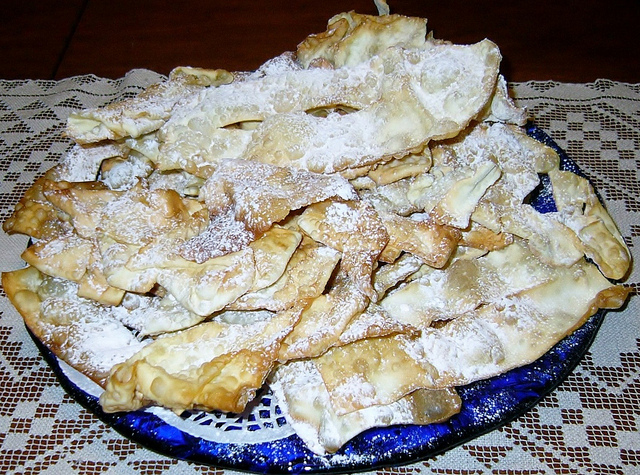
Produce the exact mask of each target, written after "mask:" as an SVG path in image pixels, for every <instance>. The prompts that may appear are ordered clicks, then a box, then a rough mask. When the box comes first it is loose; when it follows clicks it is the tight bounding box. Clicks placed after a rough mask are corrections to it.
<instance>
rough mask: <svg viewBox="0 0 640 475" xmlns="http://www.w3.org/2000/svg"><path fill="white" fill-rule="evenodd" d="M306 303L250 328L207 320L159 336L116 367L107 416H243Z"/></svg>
mask: <svg viewBox="0 0 640 475" xmlns="http://www.w3.org/2000/svg"><path fill="white" fill-rule="evenodd" d="M301 311H302V305H298V306H297V307H293V308H291V309H289V310H286V311H283V312H281V313H279V314H277V315H275V316H274V317H272V318H271V319H268V320H260V321H257V322H255V323H251V324H246V325H243V324H227V323H221V322H216V321H210V322H204V323H201V324H200V325H196V326H194V327H191V328H189V329H187V330H183V331H181V332H178V333H174V334H170V335H166V336H162V337H159V338H158V339H156V340H155V341H154V342H152V343H150V344H149V345H147V346H146V347H144V348H143V349H142V350H141V351H138V352H137V353H136V354H135V355H133V356H132V357H131V358H130V359H128V360H127V361H126V362H124V363H122V364H118V365H116V366H115V367H114V368H113V370H112V372H111V375H110V376H109V379H108V381H107V385H106V389H105V392H104V393H103V394H102V395H101V397H100V403H101V405H102V407H103V409H104V410H105V411H107V412H117V411H130V410H135V409H138V408H140V407H144V406H146V405H149V404H152V403H154V404H160V405H162V406H164V407H167V408H170V409H172V410H174V411H175V412H177V413H180V412H182V411H183V410H186V409H193V408H202V409H206V410H221V411H228V412H235V413H238V412H242V410H243V409H244V407H245V406H246V404H247V403H248V402H249V401H250V400H251V399H253V396H254V395H255V392H256V391H257V390H258V389H259V388H260V387H261V386H262V384H263V383H264V380H265V378H266V377H267V375H268V374H269V372H270V371H271V369H272V367H273V365H274V362H275V360H276V357H277V353H278V348H279V346H280V342H281V341H282V339H283V338H284V337H286V335H287V334H288V333H289V332H290V331H291V329H292V328H293V326H294V325H295V324H296V322H297V321H298V318H299V316H300V312H301Z"/></svg>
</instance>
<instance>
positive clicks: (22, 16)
mask: <svg viewBox="0 0 640 475" xmlns="http://www.w3.org/2000/svg"><path fill="white" fill-rule="evenodd" d="M84 3H85V2H84V0H64V1H59V0H42V1H37V0H3V1H2V2H1V3H0V9H1V12H0V79H50V78H52V77H53V76H54V73H55V70H56V68H57V67H58V64H59V62H60V61H61V59H62V56H63V55H64V51H65V48H66V45H67V43H68V41H69V40H70V39H71V36H72V35H73V31H74V28H75V25H76V23H77V21H78V19H79V17H80V15H81V14H82V8H83V5H84Z"/></svg>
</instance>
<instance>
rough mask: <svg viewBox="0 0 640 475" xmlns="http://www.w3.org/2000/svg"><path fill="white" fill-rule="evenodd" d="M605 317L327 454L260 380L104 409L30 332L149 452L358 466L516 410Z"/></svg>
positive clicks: (572, 357)
mask: <svg viewBox="0 0 640 475" xmlns="http://www.w3.org/2000/svg"><path fill="white" fill-rule="evenodd" d="M527 132H528V133H529V135H531V136H532V137H534V138H536V139H538V140H540V141H541V142H543V143H545V144H547V145H550V146H551V147H553V148H555V149H556V150H557V151H558V153H559V154H560V158H561V167H562V168H564V169H568V170H571V171H573V172H575V173H580V171H579V170H578V167H577V166H576V165H575V163H574V162H572V161H571V160H570V159H569V157H568V156H567V155H566V154H565V153H564V152H563V151H562V150H561V149H560V148H559V147H558V146H557V145H556V144H555V143H554V142H553V141H552V140H551V139H550V138H549V137H548V136H547V135H546V134H545V133H544V132H543V131H542V130H540V129H538V128H537V127H535V126H534V125H529V126H528V127H527ZM541 179H542V183H541V186H540V187H539V190H537V192H536V194H535V196H534V197H533V199H532V202H531V204H532V205H533V206H534V207H535V208H536V209H537V210H538V211H540V212H550V211H554V210H555V204H554V202H553V197H552V195H551V190H550V184H549V182H548V179H546V177H545V176H542V177H541ZM603 318H604V311H599V312H598V313H596V314H595V315H593V316H592V317H591V318H589V319H588V320H587V322H586V323H585V324H584V325H583V326H582V327H581V328H579V329H578V330H577V331H576V332H574V333H573V334H572V335H570V336H568V337H566V338H565V339H563V340H562V341H560V342H559V343H558V344H557V345H556V346H555V347H553V348H552V349H551V350H550V351H549V352H548V353H546V354H545V355H544V356H542V357H541V358H540V359H538V360H537V361H535V362H534V363H532V364H529V365H527V366H523V367H520V368H516V369H514V370H511V371H509V372H507V373H505V374H502V375H499V376H496V377H493V378H490V379H487V380H484V381H479V382H476V383H473V384H470V385H468V386H463V387H460V388H458V392H459V394H460V397H461V399H462V410H461V411H460V413H459V414H457V415H455V416H453V417H452V418H450V419H449V420H448V421H446V422H442V423H438V424H430V425H426V426H415V425H403V426H393V427H385V428H375V429H370V430H368V431H366V432H364V433H362V434H360V435H358V436H356V437H355V438H354V439H352V440H351V441H350V442H348V443H347V444H346V445H345V446H344V447H342V448H341V449H340V450H339V451H338V452H337V453H335V454H331V455H326V456H319V455H316V454H314V453H313V452H311V451H310V450H309V449H307V448H306V446H305V445H304V443H303V442H302V440H301V439H300V438H299V437H298V436H297V435H296V434H295V433H294V431H293V430H292V428H291V426H290V425H289V424H287V422H286V420H285V419H284V417H283V415H282V413H281V411H280V408H279V407H278V405H277V404H276V401H275V399H273V398H272V396H271V393H270V392H269V389H268V388H265V389H264V390H262V392H261V394H259V395H258V397H257V398H256V402H255V403H254V404H253V405H251V406H250V407H249V408H248V409H247V411H246V412H245V413H243V414H241V415H236V414H227V413H222V412H202V411H193V412H188V413H185V414H183V415H182V416H177V415H176V414H174V413H173V412H171V411H169V410H166V409H162V408H149V409H145V410H139V411H135V412H130V413H117V414H107V413H105V412H103V411H102V409H101V407H100V404H99V402H98V396H99V394H100V393H101V391H102V390H101V388H100V387H99V386H97V385H96V384H95V383H93V382H92V381H90V380H89V379H88V378H86V377H85V376H83V375H82V374H80V373H78V372H77V371H75V370H74V369H73V368H71V367H69V366H68V365H67V364H65V363H64V362H63V361H61V360H59V359H58V358H56V357H55V355H53V353H51V352H50V351H49V350H48V349H47V348H46V347H45V346H44V345H43V344H42V343H41V342H40V341H39V340H38V339H37V338H35V337H34V336H33V335H32V338H34V341H35V342H36V344H37V345H38V347H39V349H40V351H41V352H42V354H43V356H44V358H45V359H46V361H47V362H48V363H49V365H50V366H51V367H52V368H53V370H54V372H55V373H56V375H57V376H58V378H59V380H60V382H61V384H62V386H63V387H64V388H65V390H66V391H67V392H68V393H69V394H71V395H72V396H73V397H74V398H75V399H76V400H77V401H78V402H79V403H80V404H82V405H83V406H84V407H86V408H87V409H89V410H90V411H91V412H93V413H94V414H95V415H96V416H97V417H98V418H99V419H101V420H102V421H104V422H105V423H106V424H108V425H109V426H111V427H113V428H114V429H115V430H116V431H118V432H120V433H121V434H122V435H124V436H125V437H127V438H129V439H131V440H134V441H136V442H138V443H140V444H141V445H143V446H145V447H147V448H149V449H151V450H153V451H156V452H159V453H161V454H164V455H167V456H170V457H175V458H178V459H184V460H190V461H193V462H199V463H204V464H208V465H214V466H217V467H223V468H230V469H234V470H242V471H252V472H260V473H327V472H356V471H363V470H375V469H377V468H381V467H388V466H394V465H400V464H405V463H409V462H416V461H419V460H422V459H425V458H429V457H433V456H435V455H437V454H440V453H442V452H444V451H446V450H449V449H451V448H453V447H455V446H457V445H460V444H462V443H464V442H467V441H469V440H470V439H473V438H475V437H478V436H480V435H482V434H484V433H486V432H489V431H491V430H494V429H496V428H498V427H500V426H502V425H505V424H507V423H508V422H509V421H511V420H513V419H514V418H516V417H518V416H520V415H522V414H524V413H525V412H527V411H528V410H529V409H531V408H532V407H533V406H535V405H536V404H537V403H538V402H539V401H540V399H542V398H543V397H544V396H545V395H546V394H548V393H549V392H551V391H552V390H553V389H554V388H555V387H556V386H557V385H558V384H559V383H560V382H562V381H563V380H564V379H565V377H566V376H567V375H568V374H569V373H570V372H571V371H573V369H574V368H575V367H576V366H577V365H578V363H579V362H580V360H581V359H582V357H583V356H584V354H585V352H586V351H587V349H588V348H589V346H590V344H591V342H592V341H593V338H594V337H595V335H596V333H597V331H598V328H599V327H600V324H601V323H602V320H603Z"/></svg>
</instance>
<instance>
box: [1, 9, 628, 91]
mask: <svg viewBox="0 0 640 475" xmlns="http://www.w3.org/2000/svg"><path fill="white" fill-rule="evenodd" d="M389 4H390V6H391V11H392V13H400V14H404V15H410V16H421V17H424V18H427V19H428V23H427V26H428V28H429V29H430V30H432V31H433V32H434V35H435V37H436V38H441V39H446V40H451V41H453V42H456V43H471V42H476V41H479V40H481V39H483V38H485V37H486V38H489V39H491V40H493V41H494V42H496V43H497V44H498V46H499V47H500V49H501V51H502V54H503V56H504V60H503V64H502V72H503V73H504V74H505V76H506V77H507V79H508V80H510V81H526V80H529V79H538V80H547V79H551V80H556V81H565V82H590V81H594V80H595V79H598V78H607V79H613V80H618V81H624V82H632V83H637V82H640V46H639V41H638V30H639V27H638V25H639V23H640V2H638V1H630V0H627V1H622V0H608V1H592V2H563V1H547V0H538V1H527V2H524V1H499V0H493V1H486V0H485V1H470V0H467V1H462V0H454V1H447V0H438V1H435V0H422V1H416V0H414V1H411V0H389ZM1 5H2V14H1V15H0V79H61V78H64V77H68V76H75V75H80V74H87V73H93V74H96V75H98V76H102V77H109V78H118V77H121V76H123V75H124V74H125V73H126V72H127V71H129V70H131V69H134V68H147V69H151V70H154V71H157V72H159V73H163V74H167V73H168V72H169V71H170V70H171V69H172V68H174V67H175V66H198V67H205V68H224V69H228V70H251V69H255V68H256V67H257V66H259V65H260V64H261V63H262V62H264V61H265V60H266V59H268V58H270V57H273V56H275V55H277V54H279V53H281V52H283V51H292V50H294V49H295V47H296V45H297V44H298V43H299V42H300V41H302V40H303V39H304V38H305V37H306V36H307V35H308V34H310V33H319V32H321V31H324V30H325V28H326V24H327V20H329V18H330V17H331V16H332V15H334V14H336V13H339V12H342V11H349V10H355V11H357V12H359V13H371V14H376V13H377V10H376V8H375V6H374V3H373V0H343V1H337V0H315V1H310V0H300V1H296V0H266V1H260V0H228V1H214V0H209V1H207V0H189V1H184V0H173V1H152V0H41V1H35V0H22V1H20V0H3V1H2V3H1Z"/></svg>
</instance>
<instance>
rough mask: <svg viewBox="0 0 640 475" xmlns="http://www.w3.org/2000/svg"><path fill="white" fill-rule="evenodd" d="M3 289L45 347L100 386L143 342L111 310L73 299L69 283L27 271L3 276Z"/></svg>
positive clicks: (75, 291) (74, 287) (74, 292)
mask: <svg viewBox="0 0 640 475" xmlns="http://www.w3.org/2000/svg"><path fill="white" fill-rule="evenodd" d="M2 287H3V288H4V290H5V292H6V293H7V296H8V297H9V299H10V300H11V302H12V303H13V305H14V306H15V307H16V309H17V310H18V312H20V314H21V315H22V317H23V318H24V321H25V323H26V324H27V327H28V328H29V330H31V331H32V332H33V333H34V334H35V336H36V337H38V339H39V340H40V341H41V342H42V343H44V344H45V345H46V346H47V348H49V349H50V350H51V351H52V352H53V353H54V354H55V355H56V356H57V357H59V358H61V359H62V360H64V361H66V362H67V363H68V364H69V365H71V366H73V367H74V368H75V369H77V370H78V371H80V372H82V373H83V374H84V375H86V376H87V377H89V378H91V379H92V380H94V381H95V382H96V383H98V384H100V385H102V386H103V385H104V384H105V381H106V379H107V377H108V375H109V371H110V370H111V367H112V366H113V365H114V364H116V363H119V362H123V361H125V360H126V359H127V358H129V357H130V356H132V355H133V354H134V353H136V352H137V351H138V350H140V349H141V348H143V347H144V346H145V344H146V343H145V342H144V341H140V340H138V339H137V338H135V336H134V335H133V334H132V333H131V332H130V331H129V330H128V329H127V328H126V327H125V326H124V325H123V324H122V323H121V322H120V320H119V319H117V318H116V317H115V316H114V314H113V313H112V308H113V307H106V306H103V305H100V304H98V303H96V302H94V301H92V300H88V299H84V298H81V297H78V295H77V294H78V289H77V287H78V286H77V284H75V283H73V282H70V281H66V280H62V279H57V278H53V277H48V276H45V275H43V274H41V273H40V272H39V271H38V270H37V269H36V268H35V267H26V268H24V269H20V270H17V271H13V272H3V273H2Z"/></svg>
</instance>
